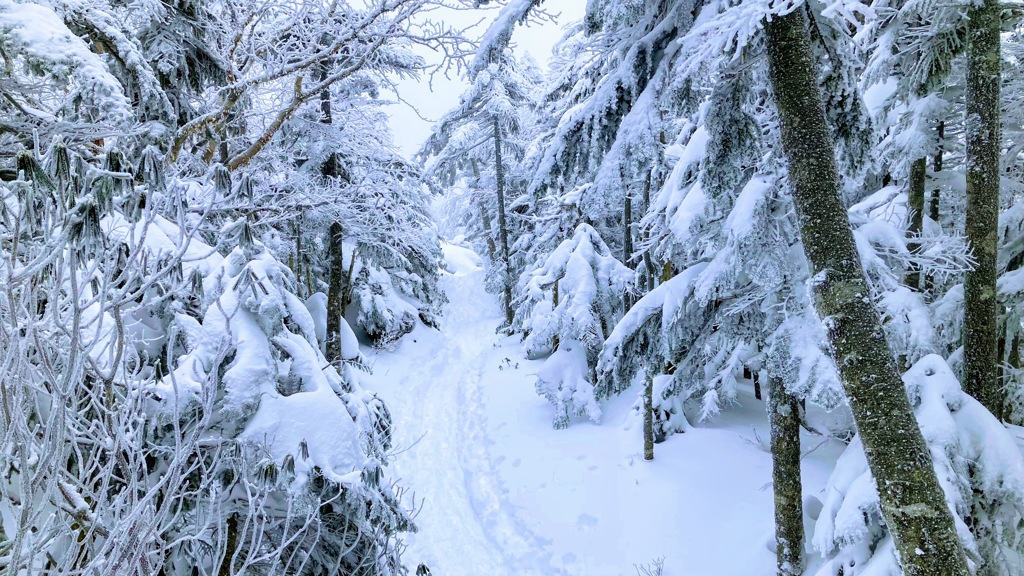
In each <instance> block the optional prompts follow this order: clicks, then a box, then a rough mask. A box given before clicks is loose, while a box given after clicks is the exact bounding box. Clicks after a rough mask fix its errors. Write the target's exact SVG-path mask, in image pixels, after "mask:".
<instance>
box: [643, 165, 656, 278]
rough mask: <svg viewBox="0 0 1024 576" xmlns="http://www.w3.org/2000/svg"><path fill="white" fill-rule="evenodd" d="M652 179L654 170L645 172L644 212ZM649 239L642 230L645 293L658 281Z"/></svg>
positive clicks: (647, 203)
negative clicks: (645, 281)
mask: <svg viewBox="0 0 1024 576" xmlns="http://www.w3.org/2000/svg"><path fill="white" fill-rule="evenodd" d="M653 178H654V170H653V169H652V170H649V171H648V172H647V178H645V179H644V211H645V212H646V211H647V210H649V209H650V208H651V184H652V182H651V180H652V179H653ZM649 239H650V232H649V231H648V230H647V229H646V228H645V229H644V241H645V242H644V244H645V245H646V246H647V248H646V249H644V268H645V269H646V270H647V291H648V292H650V291H651V290H654V285H655V281H656V280H657V279H658V274H657V271H656V270H655V267H654V261H653V260H652V259H651V247H650V243H649V242H646V241H647V240H649Z"/></svg>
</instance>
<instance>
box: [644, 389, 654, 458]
mask: <svg viewBox="0 0 1024 576" xmlns="http://www.w3.org/2000/svg"><path fill="white" fill-rule="evenodd" d="M646 377H647V378H646V383H645V384H644V460H654V377H653V376H652V375H651V374H647V375H646Z"/></svg>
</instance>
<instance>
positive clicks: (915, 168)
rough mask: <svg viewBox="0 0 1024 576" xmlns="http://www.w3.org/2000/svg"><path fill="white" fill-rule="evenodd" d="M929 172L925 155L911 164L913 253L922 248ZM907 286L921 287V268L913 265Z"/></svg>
mask: <svg viewBox="0 0 1024 576" xmlns="http://www.w3.org/2000/svg"><path fill="white" fill-rule="evenodd" d="M927 173H928V164H927V159H926V158H925V157H923V156H922V157H921V158H918V159H917V160H914V161H913V162H912V163H911V164H910V181H909V186H908V189H907V210H908V212H909V213H908V214H907V216H908V217H909V219H910V222H909V226H908V227H907V228H908V229H907V232H908V234H909V235H910V238H911V240H910V242H908V244H909V246H908V248H909V249H910V252H911V253H916V252H917V251H919V250H920V249H921V243H920V242H919V241H918V240H917V239H918V238H919V237H920V236H921V232H922V231H923V230H924V189H925V177H926V176H927ZM906 282H907V286H910V287H911V288H913V289H914V290H919V289H920V288H921V270H920V268H918V267H917V266H914V265H911V267H910V270H909V271H908V272H907V278H906Z"/></svg>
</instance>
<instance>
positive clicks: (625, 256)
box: [622, 182, 633, 310]
mask: <svg viewBox="0 0 1024 576" xmlns="http://www.w3.org/2000/svg"><path fill="white" fill-rule="evenodd" d="M622 186H623V188H626V183H625V182H623V183H622ZM622 198H623V200H622V263H623V264H625V265H626V266H629V267H630V268H632V267H633V266H632V264H631V263H630V261H631V260H632V257H633V197H632V196H630V195H629V190H628V188H627V189H624V190H623V195H622ZM632 305H633V298H632V294H631V293H630V292H629V291H628V290H627V291H626V292H624V293H623V294H622V306H623V310H629V308H630V307H631V306H632Z"/></svg>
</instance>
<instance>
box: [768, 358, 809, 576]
mask: <svg viewBox="0 0 1024 576" xmlns="http://www.w3.org/2000/svg"><path fill="white" fill-rule="evenodd" d="M768 422H769V425H770V426H771V445H772V487H773V488H772V489H773V492H774V494H775V555H776V559H777V566H778V573H779V576H799V575H800V574H802V573H803V568H804V556H803V548H804V510H803V485H802V483H801V481H800V403H799V402H797V399H796V397H794V396H793V395H792V394H790V393H789V392H787V391H786V387H785V385H783V382H782V379H781V378H779V377H778V376H775V375H769V377H768Z"/></svg>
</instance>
